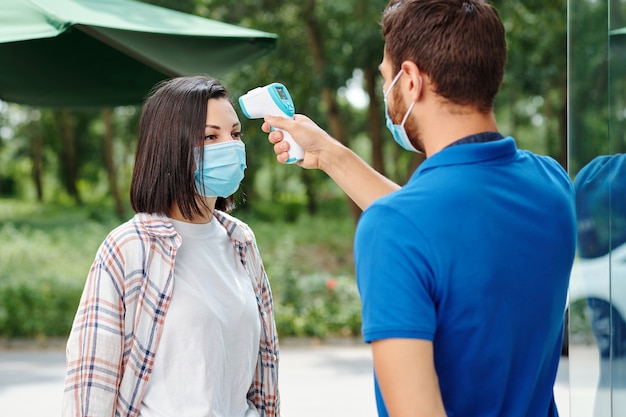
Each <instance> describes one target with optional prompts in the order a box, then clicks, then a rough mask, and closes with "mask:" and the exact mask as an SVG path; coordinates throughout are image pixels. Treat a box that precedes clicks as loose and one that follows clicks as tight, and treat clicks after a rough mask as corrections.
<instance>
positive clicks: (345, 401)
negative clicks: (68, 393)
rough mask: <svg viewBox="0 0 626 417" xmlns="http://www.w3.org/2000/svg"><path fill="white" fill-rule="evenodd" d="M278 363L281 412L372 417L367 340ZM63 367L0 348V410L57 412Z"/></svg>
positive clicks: (57, 355) (43, 356) (7, 416)
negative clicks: (362, 342) (363, 342)
mask: <svg viewBox="0 0 626 417" xmlns="http://www.w3.org/2000/svg"><path fill="white" fill-rule="evenodd" d="M590 352H591V353H590V354H589V357H590V358H593V357H594V356H593V351H590ZM590 363H591V362H590ZM280 366H281V368H280V378H281V379H280V387H281V396H282V410H283V415H284V417H314V416H315V417H319V416H324V417H346V416H358V417H376V407H375V401H374V389H373V382H372V374H371V372H372V362H371V357H370V349H369V347H368V346H365V345H363V344H360V343H334V344H325V345H321V346H315V345H310V344H303V343H284V344H283V345H281V365H280ZM567 371H568V366H567V359H564V360H563V361H562V366H561V369H559V376H558V378H557V383H556V386H555V395H556V400H557V405H558V407H559V410H560V414H561V417H567V416H569V415H570V404H569V401H570V400H569V393H570V389H569V387H568V378H569V376H568V372H567ZM64 373H65V365H64V353H63V351H62V348H60V347H56V348H54V349H46V350H24V349H19V350H18V349H11V350H0V416H1V417H48V416H49V417H57V416H59V415H60V399H61V393H62V391H63V378H64ZM585 380H589V387H578V388H577V389H576V390H577V391H578V390H579V389H580V388H584V390H581V392H579V393H577V395H576V396H574V397H577V398H578V399H579V400H583V404H576V405H575V406H576V408H578V407H581V405H582V406H583V407H589V402H590V400H591V401H593V391H594V389H593V388H594V379H593V378H589V379H587V378H585ZM580 394H583V395H580ZM585 394H586V395H585ZM581 415H582V414H581Z"/></svg>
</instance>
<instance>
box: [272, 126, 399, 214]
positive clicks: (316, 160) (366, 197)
mask: <svg viewBox="0 0 626 417" xmlns="http://www.w3.org/2000/svg"><path fill="white" fill-rule="evenodd" d="M270 126H273V127H275V128H280V129H285V130H287V131H288V132H289V133H290V134H291V136H292V137H293V138H294V140H295V141H296V142H298V144H299V145H300V146H302V148H303V149H304V160H303V161H302V162H300V163H299V164H298V165H300V166H301V167H303V168H308V169H321V170H322V171H324V172H325V173H326V174H328V175H329V176H330V177H331V178H332V179H333V180H334V181H335V182H336V183H337V185H338V186H339V187H340V188H341V189H342V190H343V191H344V192H345V193H346V194H347V195H348V197H350V198H351V199H352V201H354V202H355V203H356V205H357V206H359V207H360V208H361V209H362V210H365V209H366V208H367V207H368V206H369V205H370V204H371V203H372V202H373V201H374V200H376V199H377V198H379V197H382V196H384V195H387V194H389V193H391V192H393V191H395V190H398V189H399V188H400V186H399V185H398V184H396V183H394V182H393V181H391V180H390V179H388V178H387V177H385V176H383V175H381V174H380V173H379V172H378V171H376V170H375V169H374V168H372V167H371V166H369V165H368V164H367V163H366V162H365V161H364V160H363V159H361V158H360V157H359V156H358V155H357V154H356V153H354V152H353V151H352V150H351V149H349V148H347V147H346V146H344V145H343V144H341V143H340V142H339V141H337V140H335V139H333V138H332V137H331V136H330V135H329V134H328V133H326V132H325V131H324V130H322V129H321V128H320V127H319V126H317V125H316V124H315V123H314V122H313V121H312V120H311V119H309V118H308V117H306V116H304V115H300V114H297V115H296V116H295V118H294V119H293V120H291V119H287V118H284V117H273V116H266V117H265V123H264V124H263V130H264V131H265V132H270ZM268 138H269V141H270V142H271V143H273V144H274V152H276V154H277V156H276V159H278V161H279V162H283V163H284V162H285V161H287V158H288V151H289V143H287V142H286V141H283V136H282V132H280V131H278V130H275V131H273V132H271V133H270V134H269V137H268Z"/></svg>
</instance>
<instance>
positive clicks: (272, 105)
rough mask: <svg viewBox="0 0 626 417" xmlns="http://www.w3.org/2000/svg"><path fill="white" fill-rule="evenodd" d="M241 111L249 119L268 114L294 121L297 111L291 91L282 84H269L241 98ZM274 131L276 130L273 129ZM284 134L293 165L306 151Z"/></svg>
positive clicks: (289, 162) (290, 161)
mask: <svg viewBox="0 0 626 417" xmlns="http://www.w3.org/2000/svg"><path fill="white" fill-rule="evenodd" d="M239 105H240V106H241V111H243V114H244V115H245V116H246V117H247V118H248V119H260V118H263V117H264V116H265V115H266V114H269V115H271V116H282V117H287V118H289V119H293V115H294V114H295V112H296V109H295V107H294V105H293V101H292V100H291V96H290V95H289V91H288V90H287V88H285V86H284V85H282V84H280V83H272V84H268V85H266V86H265V87H257V88H255V89H253V90H250V91H248V92H247V93H246V94H244V95H243V96H241V97H239ZM272 130H274V128H272ZM278 130H280V131H281V132H283V139H284V140H286V141H287V142H289V159H287V163H288V164H293V163H295V162H298V161H302V159H304V151H303V150H302V148H301V147H300V145H298V144H297V143H296V142H295V141H294V140H293V138H292V137H291V135H290V134H289V132H287V131H285V130H283V129H278Z"/></svg>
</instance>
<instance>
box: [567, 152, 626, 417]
mask: <svg viewBox="0 0 626 417" xmlns="http://www.w3.org/2000/svg"><path fill="white" fill-rule="evenodd" d="M574 186H575V190H576V214H577V216H578V261H577V264H576V266H575V267H574V270H573V273H572V283H571V286H570V305H574V304H575V303H577V302H579V300H584V301H585V303H586V307H587V311H586V316H587V318H588V321H589V324H590V329H591V332H592V334H593V337H594V340H595V344H596V345H595V347H596V349H597V354H598V359H597V362H598V378H597V389H596V394H595V398H594V404H593V415H594V416H598V417H599V416H611V415H614V416H617V415H625V414H624V413H623V412H618V410H621V411H625V410H626V397H625V396H624V394H623V392H624V389H625V388H626V321H625V317H626V297H625V295H626V287H625V285H626V281H624V280H623V279H619V277H620V276H624V274H625V273H626V155H624V154H617V155H613V156H608V155H607V156H599V157H596V158H594V159H593V160H592V161H591V162H590V163H589V164H587V165H586V166H585V167H584V168H583V169H581V170H580V172H579V173H578V175H577V176H576V178H575V180H574ZM581 365H583V363H581ZM570 366H576V362H572V363H571V364H570ZM619 391H621V392H619ZM618 392H619V395H613V394H618Z"/></svg>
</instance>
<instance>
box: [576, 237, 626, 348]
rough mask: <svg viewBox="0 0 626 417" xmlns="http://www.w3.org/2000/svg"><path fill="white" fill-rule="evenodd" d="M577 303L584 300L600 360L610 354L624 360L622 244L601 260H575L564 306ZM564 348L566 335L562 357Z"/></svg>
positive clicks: (625, 261) (625, 248)
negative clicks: (566, 303) (566, 301)
mask: <svg viewBox="0 0 626 417" xmlns="http://www.w3.org/2000/svg"><path fill="white" fill-rule="evenodd" d="M578 300H586V303H587V306H588V314H589V320H590V322H591V323H590V324H591V329H592V331H593V334H594V337H595V340H596V343H597V344H598V349H599V351H600V354H601V356H602V357H606V358H608V357H609V355H611V351H612V357H614V358H615V357H622V356H626V320H625V319H626V244H622V245H621V246H618V247H617V248H615V249H613V250H612V251H610V252H609V253H608V254H606V255H604V256H601V257H597V258H590V259H589V258H577V259H576V261H575V262H574V266H573V268H572V273H571V276H570V286H569V294H568V306H569V305H571V304H573V303H574V302H576V301H578ZM568 316H569V314H566V316H565V317H566V323H568ZM566 329H567V326H566ZM611 335H612V338H611ZM568 345H569V338H568V335H567V333H566V334H565V335H564V353H565V354H567V349H568Z"/></svg>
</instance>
